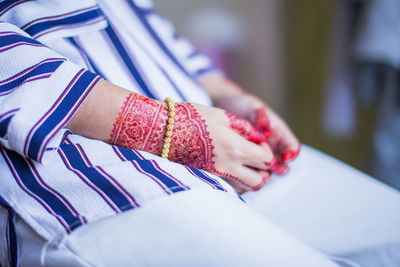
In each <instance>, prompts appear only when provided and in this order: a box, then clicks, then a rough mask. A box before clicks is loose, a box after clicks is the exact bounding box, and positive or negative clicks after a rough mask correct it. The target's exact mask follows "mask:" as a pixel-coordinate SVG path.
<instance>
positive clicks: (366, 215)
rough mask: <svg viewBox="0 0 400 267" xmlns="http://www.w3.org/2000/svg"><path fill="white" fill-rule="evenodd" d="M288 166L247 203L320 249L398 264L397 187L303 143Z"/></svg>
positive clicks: (399, 222) (399, 199)
mask: <svg viewBox="0 0 400 267" xmlns="http://www.w3.org/2000/svg"><path fill="white" fill-rule="evenodd" d="M292 165H293V166H292V169H291V172H290V173H289V174H288V175H286V176H285V177H276V178H274V179H273V180H272V181H271V183H270V184H267V186H265V187H264V188H263V189H261V190H260V191H258V192H250V193H246V194H245V195H244V196H243V197H244V199H245V200H246V202H247V203H248V205H249V206H250V207H252V208H253V209H255V210H257V211H258V212H260V213H262V214H263V215H264V216H265V217H266V218H268V219H269V220H271V221H273V222H275V223H276V224H278V225H279V226H281V227H282V228H284V229H286V230H287V231H289V232H290V233H291V234H293V235H294V236H296V237H297V238H299V239H300V240H302V241H304V242H306V243H307V244H309V245H310V246H312V247H314V248H316V249H317V250H319V251H322V252H324V253H327V254H331V255H346V256H351V257H354V258H355V259H357V260H358V261H363V260H364V259H368V261H369V263H370V264H371V265H370V266H378V265H379V264H378V265H374V264H373V262H371V257H372V258H374V257H375V258H374V260H378V258H380V259H382V260H388V263H387V264H393V263H395V264H399V262H400V259H399V256H397V255H399V254H400V253H399V252H400V227H399V225H400V213H399V207H400V194H399V192H398V191H396V190H394V189H392V188H390V187H388V186H386V185H384V184H382V183H380V182H378V181H376V180H375V179H373V178H371V177H369V176H367V175H365V174H363V173H361V172H359V171H357V170H355V169H353V168H351V167H349V166H347V165H345V164H343V163H342V162H339V161H337V160H335V159H333V158H331V157H329V156H327V155H325V154H323V153H321V152H318V151H316V150H314V149H312V148H310V147H307V146H304V147H303V150H302V153H301V154H300V156H299V158H298V159H297V160H296V161H295V162H293V164H292ZM374 253H375V255H374ZM377 263H378V262H377ZM379 266H392V265H379ZM396 266H397V265H396Z"/></svg>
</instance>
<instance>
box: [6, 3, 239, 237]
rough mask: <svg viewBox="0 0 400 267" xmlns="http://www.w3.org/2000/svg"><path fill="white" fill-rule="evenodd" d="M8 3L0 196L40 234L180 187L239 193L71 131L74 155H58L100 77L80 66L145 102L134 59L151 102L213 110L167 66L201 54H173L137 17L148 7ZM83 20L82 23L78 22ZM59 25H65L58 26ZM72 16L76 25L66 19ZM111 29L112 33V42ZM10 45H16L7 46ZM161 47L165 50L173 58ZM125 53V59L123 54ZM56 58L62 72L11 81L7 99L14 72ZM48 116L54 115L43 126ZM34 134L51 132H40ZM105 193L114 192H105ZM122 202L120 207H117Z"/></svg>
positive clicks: (187, 78) (180, 72) (179, 70)
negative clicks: (124, 156)
mask: <svg viewBox="0 0 400 267" xmlns="http://www.w3.org/2000/svg"><path fill="white" fill-rule="evenodd" d="M50 2H51V3H50ZM10 3H11V2H8V1H7V2H1V5H0V7H1V8H3V7H4V6H7V5H10V8H8V9H6V10H1V12H0V19H1V20H5V21H2V22H0V46H1V47H0V65H1V66H7V67H6V68H5V67H2V68H0V86H2V87H0V133H1V135H0V136H1V137H0V172H1V174H0V176H1V179H0V196H1V197H3V198H4V199H5V200H6V201H7V202H8V203H9V205H10V206H11V207H12V208H13V209H14V210H15V211H16V213H18V214H19V215H20V216H21V217H23V218H24V220H25V221H26V222H27V223H28V224H29V225H30V226H31V227H32V228H34V229H35V231H36V232H38V233H39V234H40V235H41V236H43V237H45V238H46V239H51V238H52V236H54V235H59V234H67V232H69V231H70V230H71V228H74V227H76V225H77V224H86V223H91V222H94V221H96V220H98V219H101V218H104V217H108V216H114V215H117V214H118V213H120V212H123V211H126V210H128V209H130V208H136V207H138V206H140V207H142V206H144V205H146V202H147V201H149V200H152V199H154V198H158V197H162V196H164V195H169V194H171V193H172V192H175V191H178V190H181V189H182V190H189V189H196V188H209V189H211V190H213V189H215V188H217V187H219V189H220V190H225V191H229V193H231V194H232V195H236V192H235V191H234V190H233V189H232V188H231V187H230V186H229V185H228V184H227V183H226V182H224V181H223V180H221V179H220V178H217V177H216V176H213V175H209V174H207V173H205V172H201V176H202V177H200V176H199V175H197V174H193V172H192V171H191V170H190V169H188V168H185V167H184V166H182V165H179V164H175V163H170V162H169V161H166V160H164V159H161V158H160V157H156V156H154V155H151V154H148V153H145V152H143V153H141V154H137V157H140V158H143V159H144V161H142V160H138V159H135V160H134V161H135V162H131V161H132V159H128V160H127V159H122V158H121V157H120V156H119V155H118V153H117V152H116V151H115V149H116V148H115V147H112V146H110V145H108V144H106V143H104V142H100V141H96V140H90V139H87V138H84V137H82V136H78V135H72V134H70V135H68V140H69V141H70V142H71V143H70V145H72V146H73V150H75V152H78V151H79V153H78V154H80V155H77V154H76V155H75V156H73V155H67V154H66V153H65V152H66V150H63V149H62V147H64V148H66V146H68V144H66V138H65V137H66V136H65V134H66V133H67V131H66V129H65V128H64V127H65V125H66V124H67V122H68V120H69V119H70V118H71V116H72V115H73V114H74V112H75V111H76V110H77V108H78V107H79V104H80V103H81V101H82V100H83V99H84V98H85V96H86V95H87V94H88V93H89V92H90V90H91V88H92V86H93V84H94V83H95V82H96V81H97V80H98V79H99V77H98V76H97V77H96V75H94V74H89V71H85V72H84V75H88V76H89V77H88V78H86V79H85V81H86V83H85V84H83V85H82V84H81V83H78V82H76V79H75V77H78V76H79V75H78V74H79V73H81V70H82V68H84V69H88V70H91V71H92V72H95V71H99V73H97V74H100V75H102V76H103V77H104V78H105V79H107V80H109V81H110V82H113V83H115V84H117V85H120V86H122V87H124V88H126V89H128V90H131V91H134V92H139V93H141V94H144V95H146V90H144V87H145V86H144V85H143V84H141V83H140V82H138V80H139V79H138V77H136V76H135V75H134V74H133V71H132V69H130V68H129V67H128V66H127V64H126V61H130V62H131V64H132V65H134V66H135V67H136V71H137V73H138V76H140V77H141V78H142V79H143V81H144V83H145V85H146V86H147V87H148V91H150V92H147V93H148V94H149V95H148V96H150V97H154V98H156V99H159V100H164V99H165V98H166V97H172V98H173V99H174V100H175V101H176V102H179V101H184V100H186V101H188V102H196V103H201V104H204V105H210V104H211V100H210V98H209V96H208V95H207V94H206V92H205V91H204V89H203V88H201V87H200V86H199V84H198V83H197V82H196V80H195V79H194V78H193V77H192V76H191V75H190V73H186V72H185V71H184V70H185V67H182V66H181V67H179V66H180V65H179V64H177V63H176V62H174V60H173V58H174V57H176V58H178V60H181V61H182V62H183V59H184V58H185V60H187V62H189V61H192V60H196V58H197V55H194V56H193V55H192V56H190V58H189V55H188V54H187V53H186V54H179V55H174V54H173V53H174V51H175V50H176V51H178V50H179V49H173V47H180V45H179V43H180V41H176V43H175V42H174V41H173V40H174V38H173V37H172V36H169V37H167V36H168V35H169V34H170V35H172V34H174V32H173V30H172V29H171V27H170V26H168V29H167V28H165V27H162V25H161V24H160V23H158V24H157V23H155V24H157V25H153V26H152V27H153V28H151V29H149V28H148V27H147V26H146V23H150V22H148V21H147V19H146V17H147V16H148V17H154V18H155V17H157V15H155V14H153V13H150V14H148V15H147V13H146V12H145V11H143V10H142V9H143V8H149V4H148V2H146V1H140V2H138V3H136V4H137V6H132V5H134V4H135V2H130V1H114V0H113V1H110V0H109V1H107V0H102V1H90V0H85V1H80V0H71V1H62V0H58V1H48V0H38V1H34V2H32V1H18V3H16V5H12V4H10ZM53 6H57V8H52V7H53ZM150 7H151V6H150ZM135 10H136V11H137V10H139V13H137V12H136V11H135ZM142 11H143V12H144V13H143V14H142V13H141V12H142ZM82 15H85V16H86V17H88V19H86V20H83V21H80V20H79V19H82ZM79 16H81V17H79ZM143 18H144V19H145V20H144V21H145V22H146V23H145V22H144V21H143V20H142V19H143ZM62 19H68V20H67V21H61V22H60V21H59V20H62ZM74 19H76V21H72V22H71V20H74ZM93 21H94V22H95V23H93ZM12 23H14V24H15V25H17V26H18V27H20V28H23V29H25V31H26V32H25V31H23V30H21V29H20V28H18V27H16V26H15V25H14V24H12ZM57 23H59V24H60V25H58V24H57ZM33 26H35V27H33ZM39 26H40V27H39ZM111 27H112V28H113V31H114V32H115V33H114V34H115V36H116V38H114V40H112V36H113V35H112V33H110V28H111ZM152 31H154V32H156V36H154V33H153V32H152ZM27 32H30V33H31V34H32V36H29V35H28V34H27ZM157 34H159V35H160V36H158V35H157ZM161 35H162V37H161ZM157 36H158V37H157ZM32 37H34V38H32ZM156 37H157V38H158V39H157V38H156ZM12 38H16V39H17V40H15V41H14V42H12V41H13V40H14V39H12ZM18 38H19V39H18ZM159 39H160V40H162V41H161V42H160V41H159ZM164 39H168V43H167V44H163V42H164V41H163V40H164ZM10 40H11V41H10ZM18 40H19V41H18ZM37 41H41V42H43V43H40V42H37ZM7 42H10V44H7ZM118 42H119V43H121V45H120V46H118ZM75 44H76V45H75ZM163 45H166V46H167V47H168V48H169V49H170V51H171V53H172V55H173V57H171V56H170V55H168V53H167V52H166V51H165V50H164V49H163ZM121 47H123V48H121ZM123 49H125V50H126V51H125V53H122V52H121V50H123ZM53 58H60V59H59V61H60V65H59V66H58V67H57V68H50V67H49V66H47V67H48V68H49V69H48V70H47V72H44V75H45V77H44V76H43V73H40V75H37V74H36V75H34V74H32V75H31V76H29V79H31V80H29V79H28V80H29V81H26V80H21V81H18V82H17V83H16V85H12V84H11V85H9V86H8V88H9V89H10V90H8V91H6V92H5V93H3V90H4V89H3V88H4V84H6V85H7V81H9V79H14V76H15V75H17V76H18V77H23V75H24V74H25V73H26V71H28V73H29V71H30V70H31V66H35V64H39V63H40V62H41V61H43V60H45V61H46V60H47V61H51V62H52V60H53ZM199 58H201V56H200V57H199ZM51 62H50V63H51ZM182 62H181V63H182ZM185 62H186V61H185ZM182 64H183V63H182ZM209 64H210V63H209V62H208V63H206V64H203V65H197V68H198V69H193V68H192V71H197V70H202V69H204V68H207V67H209V66H210V65H209ZM42 65H43V64H42ZM42 65H40V64H39V66H42ZM34 70H36V69H35V68H34ZM38 76H39V77H38ZM33 78H35V79H33ZM78 81H79V80H78ZM69 84H72V87H71V88H72V89H71V88H70V87H68V85H69ZM150 94H152V95H150ZM71 95H73V96H76V98H75V99H73V100H72V101H71V99H68V96H71ZM75 101H76V102H75ZM60 103H61V104H64V106H63V108H60V110H61V112H58V113H57V112H55V110H56V109H57V108H58V107H59V106H62V105H61V104H60ZM66 106H67V107H66ZM99 108H101V107H99ZM60 113H62V114H60ZM55 115H56V116H55ZM51 116H55V118H53V119H52V120H51V121H50V120H49V121H50V122H49V121H48V118H49V117H51ZM7 121H8V122H7ZM54 121H56V122H55V123H52V122H54ZM39 128H42V130H45V131H48V132H47V133H45V134H43V131H42V132H40V134H38V135H36V133H39V131H38V129H39ZM3 133H4V135H2V134H3ZM69 141H68V142H69ZM31 144H35V145H37V146H38V147H40V149H39V150H38V151H37V152H35V153H33V152H32V153H30V150H29V149H27V148H29V147H30V145H31ZM70 147H71V146H70ZM99 151H102V153H99ZM15 152H17V153H18V154H19V155H16V154H15ZM42 155H43V159H42ZM135 157H136V156H135ZM76 160H80V161H81V163H83V164H80V167H79V168H77V167H76V166H72V165H74V164H73V163H74V162H73V161H75V164H76V163H77V162H76ZM40 161H41V162H40ZM138 161H140V162H139V163H138ZM21 165H23V166H21ZM88 168H89V169H90V170H88ZM154 169H156V170H155V171H154ZM89 172H91V173H89ZM93 172H97V174H99V175H100V178H101V180H103V181H104V183H106V184H107V186H104V187H102V188H101V185H100V184H96V183H95V181H98V180H99V175H97V177H95V176H93ZM150 172H151V173H150ZM28 174H29V175H28ZM161 176H163V177H161ZM132 177H135V179H132ZM103 185H104V184H103ZM111 187H112V188H113V192H108V193H107V192H105V191H109V189H110V188H111ZM224 187H226V189H225V188H224ZM38 188H39V189H40V190H38ZM174 190H175V191H174ZM121 199H124V202H125V203H122V204H121V203H120V204H118V203H116V202H117V201H118V200H121ZM114 200H116V201H114ZM60 207H61V208H62V209H60ZM66 214H69V215H68V217H69V219H68V218H66V216H65V215H66Z"/></svg>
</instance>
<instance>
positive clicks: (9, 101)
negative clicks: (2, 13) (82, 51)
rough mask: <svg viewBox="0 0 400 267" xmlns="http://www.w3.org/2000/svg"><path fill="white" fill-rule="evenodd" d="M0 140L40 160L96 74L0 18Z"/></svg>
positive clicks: (56, 140)
mask: <svg viewBox="0 0 400 267" xmlns="http://www.w3.org/2000/svg"><path fill="white" fill-rule="evenodd" d="M0 66H1V67H0V143H1V145H2V146H4V147H6V148H8V149H11V150H14V151H16V152H17V153H19V154H21V155H23V156H25V157H27V158H30V159H32V160H36V161H39V162H45V161H46V159H47V158H49V157H51V154H52V153H51V152H52V151H54V150H56V149H57V148H58V146H59V145H60V143H61V142H62V140H63V137H64V135H65V132H66V131H67V130H66V129H64V126H65V125H66V124H67V123H68V121H69V120H70V119H71V117H72V116H73V115H74V113H75V112H76V110H77V109H78V107H79V106H80V104H81V103H82V102H83V101H84V99H85V97H86V96H87V95H88V94H89V92H90V90H91V89H92V88H93V86H94V85H95V84H96V82H97V81H98V80H99V79H100V77H99V76H97V75H95V74H93V73H91V72H89V71H87V70H85V69H82V68H81V67H78V66H77V65H75V64H73V63H71V62H70V61H68V60H67V59H66V58H64V57H63V56H60V55H59V54H57V53H55V52H54V51H52V50H51V49H49V48H48V47H46V46H45V45H43V44H41V43H40V42H38V41H36V40H35V39H33V38H31V37H30V36H29V35H28V34H26V33H25V32H24V31H22V30H20V29H19V28H18V27H16V26H14V25H12V24H9V23H6V22H0Z"/></svg>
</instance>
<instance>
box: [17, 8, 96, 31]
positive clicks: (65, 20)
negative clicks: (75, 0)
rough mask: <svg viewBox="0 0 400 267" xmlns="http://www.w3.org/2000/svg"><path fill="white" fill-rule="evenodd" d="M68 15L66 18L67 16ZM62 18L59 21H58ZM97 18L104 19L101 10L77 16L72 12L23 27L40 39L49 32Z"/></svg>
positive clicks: (93, 10) (92, 10)
mask: <svg viewBox="0 0 400 267" xmlns="http://www.w3.org/2000/svg"><path fill="white" fill-rule="evenodd" d="M65 15H66V16H65ZM57 17H60V18H59V19H56V18H57ZM97 18H103V15H102V12H101V10H100V8H95V9H91V10H88V11H83V12H82V13H78V14H76V12H71V15H70V16H68V14H64V15H61V16H54V17H48V18H44V19H47V20H39V21H38V22H33V23H32V24H30V25H29V26H27V27H25V26H24V27H22V29H23V30H24V31H25V32H27V33H28V34H29V35H31V36H33V37H38V36H39V35H41V34H42V33H45V32H47V31H48V30H50V29H53V28H56V27H57V28H58V27H60V26H62V27H71V26H73V25H74V24H79V23H85V22H90V21H93V20H95V19H97Z"/></svg>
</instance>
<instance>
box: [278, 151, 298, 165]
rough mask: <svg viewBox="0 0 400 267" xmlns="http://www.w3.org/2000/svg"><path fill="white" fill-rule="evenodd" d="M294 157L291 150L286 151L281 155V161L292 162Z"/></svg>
mask: <svg viewBox="0 0 400 267" xmlns="http://www.w3.org/2000/svg"><path fill="white" fill-rule="evenodd" d="M295 157H296V154H295V152H294V151H293V150H288V151H285V152H283V153H282V155H281V160H282V161H283V162H289V161H292V160H293V159H294V158H295Z"/></svg>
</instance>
